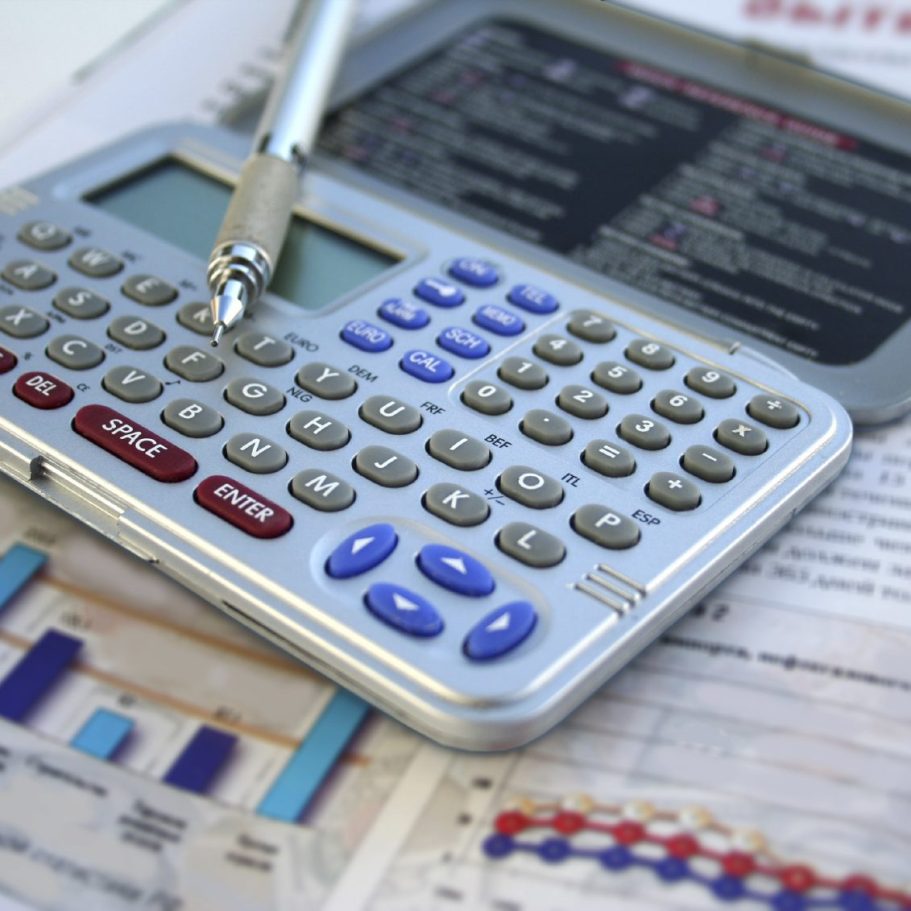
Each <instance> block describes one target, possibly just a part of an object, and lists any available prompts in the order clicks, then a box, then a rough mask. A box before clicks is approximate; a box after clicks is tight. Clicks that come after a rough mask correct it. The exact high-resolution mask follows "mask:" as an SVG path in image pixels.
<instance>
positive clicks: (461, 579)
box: [418, 544, 494, 597]
mask: <svg viewBox="0 0 911 911" xmlns="http://www.w3.org/2000/svg"><path fill="white" fill-rule="evenodd" d="M418 569H419V570H420V571H421V572H422V573H423V574H424V575H425V576H427V578H428V579H431V580H433V581H434V582H436V583H437V584H438V585H442V586H443V588H448V589H449V590H450V591H453V592H457V593H458V594H460V595H471V596H473V597H479V596H481V595H489V594H490V593H491V592H492V591H493V589H494V580H493V576H492V575H491V573H490V570H489V569H488V568H487V567H486V566H485V565H484V564H483V563H480V562H479V561H477V560H475V558H474V557H469V556H468V554H465V553H462V551H460V550H456V549H455V548H454V547H447V546H446V545H445V544H427V545H426V546H424V547H422V548H421V552H420V553H419V554H418Z"/></svg>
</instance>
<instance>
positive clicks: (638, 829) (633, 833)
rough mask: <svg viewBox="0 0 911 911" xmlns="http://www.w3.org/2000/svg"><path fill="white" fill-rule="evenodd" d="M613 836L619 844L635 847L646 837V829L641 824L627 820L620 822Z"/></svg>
mask: <svg viewBox="0 0 911 911" xmlns="http://www.w3.org/2000/svg"><path fill="white" fill-rule="evenodd" d="M611 834H612V835H613V836H614V839H615V840H616V841H617V844H621V845H634V844H635V843H636V842H637V841H642V839H643V838H644V837H645V828H644V827H643V826H642V824H641V823H638V822H632V821H631V820H625V821H624V822H618V823H617V825H615V826H614V829H613V832H612V833H611Z"/></svg>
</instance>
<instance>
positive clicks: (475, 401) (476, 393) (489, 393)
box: [462, 380, 512, 414]
mask: <svg viewBox="0 0 911 911" xmlns="http://www.w3.org/2000/svg"><path fill="white" fill-rule="evenodd" d="M462 402H463V403H464V404H465V405H467V406H468V407H469V408H473V409H474V410H475V411H480V412H481V414H506V412H507V411H509V409H510V408H512V396H511V395H510V394H509V393H508V392H507V391H506V390H505V389H504V388H503V387H502V386H498V385H497V384H496V383H488V382H486V381H485V380H472V381H471V382H470V383H469V384H468V385H467V386H466V387H465V388H464V389H463V390H462Z"/></svg>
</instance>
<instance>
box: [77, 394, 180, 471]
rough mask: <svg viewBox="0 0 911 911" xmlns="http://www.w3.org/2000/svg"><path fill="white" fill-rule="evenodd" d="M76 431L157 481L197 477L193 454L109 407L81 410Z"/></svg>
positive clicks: (94, 406) (91, 407) (89, 407)
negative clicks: (194, 475) (195, 475)
mask: <svg viewBox="0 0 911 911" xmlns="http://www.w3.org/2000/svg"><path fill="white" fill-rule="evenodd" d="M73 428H74V429H75V430H76V432H77V433H81V434H82V436H84V437H85V438H86V439H88V440H91V441H92V442H93V443H95V444H96V445H98V446H100V447H101V448H102V449H104V450H106V451H107V452H109V453H111V455H115V456H117V458H118V459H122V460H123V461H124V462H126V463H127V464H129V465H132V466H133V467H134V468H138V469H139V470H140V471H141V472H142V473H143V474H147V475H148V476H149V477H150V478H154V479H155V480H156V481H163V482H165V483H168V484H172V483H174V482H175V481H185V480H186V479H187V478H189V477H190V476H191V475H193V474H195V473H196V459H194V458H193V456H191V455H190V453H188V452H187V451H186V450H183V449H181V448H180V447H178V446H175V445H174V444H173V443H171V442H170V441H169V440H166V439H165V438H164V437H163V436H161V435H160V434H158V433H156V432H155V431H154V430H149V429H148V428H147V427H143V426H142V424H137V423H136V422H135V421H133V420H130V418H128V417H124V415H122V414H120V413H119V412H117V411H114V409H113V408H108V407H107V405H86V406H84V407H83V408H80V409H79V410H78V411H77V412H76V417H75V419H74V420H73Z"/></svg>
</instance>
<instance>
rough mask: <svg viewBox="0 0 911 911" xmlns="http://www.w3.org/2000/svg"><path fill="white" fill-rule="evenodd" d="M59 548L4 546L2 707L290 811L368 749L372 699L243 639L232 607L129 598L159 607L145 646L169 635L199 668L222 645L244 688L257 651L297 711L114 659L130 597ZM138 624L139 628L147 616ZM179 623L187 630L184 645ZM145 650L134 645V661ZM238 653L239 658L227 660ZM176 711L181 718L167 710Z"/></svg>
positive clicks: (298, 815) (219, 793)
mask: <svg viewBox="0 0 911 911" xmlns="http://www.w3.org/2000/svg"><path fill="white" fill-rule="evenodd" d="M55 559H56V558H55V557H50V558H49V556H48V554H47V553H46V552H45V551H43V550H41V549H40V548H38V547H35V546H32V545H31V544H26V543H23V542H21V541H15V542H13V543H11V544H8V545H7V546H6V547H4V548H2V549H0V648H2V650H3V651H2V652H0V718H2V719H5V720H6V721H9V722H14V723H17V724H20V725H25V726H34V727H35V729H36V730H38V731H40V732H42V733H45V734H48V735H50V736H51V737H53V738H54V739H57V740H62V741H65V742H67V743H68V744H69V745H70V746H71V747H72V748H74V749H75V750H78V751H80V752H82V753H85V754H87V755H89V756H92V757H94V758H96V759H98V760H103V761H105V762H111V763H120V764H124V765H126V766H127V767H131V768H133V769H134V770H136V771H138V772H141V773H145V774H151V775H154V776H155V777H157V778H158V779H159V780H160V781H161V782H163V783H164V784H166V785H170V786H172V787H176V788H180V789H183V790H185V791H189V792H193V793H195V794H199V795H213V796H215V797H216V798H218V799H222V800H225V801H226V802H228V803H232V804H235V805H238V806H239V807H240V808H242V809H245V810H248V811H252V812H255V813H257V814H259V815H262V816H263V817H267V818H270V819H273V820H277V821H280V822H285V823H297V822H300V821H301V820H303V819H304V818H305V817H306V815H307V812H308V809H309V808H310V807H311V805H312V804H313V802H314V800H315V799H316V798H317V797H318V795H319V794H320V790H321V788H322V787H323V785H324V784H325V782H326V781H327V780H328V779H330V778H331V777H332V775H333V773H334V772H335V771H336V770H337V767H338V766H339V765H340V764H341V765H352V766H355V767H356V766H357V765H358V764H361V765H363V764H364V763H365V762H366V759H365V757H363V756H358V755H347V756H346V755H345V753H346V749H347V748H348V746H349V744H351V742H352V740H353V739H354V738H356V736H357V734H358V732H359V731H361V729H362V727H363V726H364V724H365V721H366V720H367V718H368V715H369V712H368V707H367V705H366V703H364V702H363V701H362V700H360V699H359V698H357V697H355V696H353V695H351V694H350V693H347V692H345V691H342V690H337V689H336V688H334V687H332V686H331V685H330V684H329V683H327V682H325V681H323V680H321V679H319V678H317V677H315V676H314V675H312V674H310V673H309V672H307V671H306V670H304V669H303V668H302V667H300V666H298V665H296V664H294V663H293V662H291V661H289V660H288V659H286V658H285V657H284V656H281V655H278V654H277V653H275V652H273V651H271V650H270V649H267V648H266V647H264V646H262V647H261V646H258V645H257V646H251V645H250V643H248V642H244V643H243V645H241V644H240V641H238V640H237V639H236V637H234V630H233V629H231V628H230V627H229V626H228V625H226V624H225V625H224V626H225V628H224V630H222V629H219V628H218V627H219V626H220V625H221V624H222V621H221V619H220V618H214V620H215V622H214V623H213V622H211V621H207V622H204V623H203V625H202V626H201V627H200V626H199V625H196V626H193V625H190V626H188V627H187V628H185V629H181V628H179V627H177V626H175V624H173V623H171V622H170V621H169V620H168V618H166V617H162V616H161V615H160V614H158V613H157V612H156V613H155V614H154V615H149V616H148V617H143V616H142V610H140V609H138V608H137V607H136V605H135V604H133V605H127V606H126V611H127V614H128V617H129V619H128V624H129V626H130V627H135V626H136V625H137V621H142V620H143V619H145V620H147V621H148V622H147V623H146V624H145V626H146V627H147V628H145V629H141V630H140V632H139V637H140V638H142V639H143V640H144V648H145V650H146V651H148V649H152V650H153V651H154V650H155V649H156V640H160V642H159V643H158V644H159V645H160V651H159V652H158V653H159V655H167V654H168V653H169V646H170V653H171V654H172V655H174V666H175V667H180V666H181V665H183V666H184V668H185V669H186V666H187V664H188V662H189V663H190V664H191V665H192V664H193V662H194V661H196V662H198V661H199V660H200V659H201V658H203V654H204V653H205V652H209V653H214V654H217V655H218V656H219V659H220V664H221V665H222V667H221V671H219V670H218V666H216V672H215V676H216V677H220V678H221V680H220V682H221V683H226V682H227V684H228V688H230V689H231V690H232V691H233V690H239V689H242V688H243V684H244V679H245V675H243V674H241V673H240V671H241V670H243V669H245V668H244V667H243V666H244V665H245V664H249V665H251V668H250V669H249V673H248V675H246V676H248V677H251V676H255V677H256V678H257V680H259V682H260V688H261V689H262V686H263V684H262V679H261V678H262V675H263V674H264V673H266V675H267V677H268V676H271V677H272V678H273V679H272V680H270V681H268V683H267V684H266V686H267V687H272V688H274V689H275V688H276V679H275V678H277V680H278V681H280V683H279V686H280V688H281V691H282V692H284V693H285V696H286V698H287V701H288V702H289V703H290V704H291V705H292V706H293V707H292V708H291V710H290V711H288V712H287V713H286V714H285V716H284V717H281V718H275V717H272V718H265V717H257V714H256V713H255V712H251V711H250V708H249V706H246V705H239V706H238V705H231V704H225V703H224V702H223V701H222V700H212V699H211V698H210V695H211V693H210V692H208V690H210V689H211V687H207V686H202V687H200V686H196V687H195V689H196V690H197V691H198V692H196V693H194V692H193V690H194V687H193V686H192V685H189V686H183V685H182V681H181V674H179V673H177V674H176V675H175V679H174V681H173V683H172V684H171V685H165V686H162V678H163V677H164V678H166V677H167V676H168V674H169V670H168V669H167V665H164V666H163V665H162V664H161V663H160V662H159V664H158V668H157V670H156V671H155V673H149V672H148V670H147V669H144V668H143V666H142V662H139V661H136V662H134V664H135V665H136V666H135V667H134V668H133V671H132V672H131V673H128V674H124V673H123V668H122V667H121V666H119V665H120V664H122V663H123V655H120V656H119V657H115V658H114V660H111V659H112V656H111V655H110V654H109V653H110V652H111V651H112V650H113V649H114V648H115V646H112V644H111V643H108V642H106V641H105V640H106V639H110V638H115V639H117V640H121V641H122V640H124V639H128V638H130V637H129V636H126V635H125V634H124V628H123V623H122V621H123V615H122V612H120V613H118V607H120V605H118V604H116V603H114V602H113V601H112V600H111V599H109V598H106V597H98V598H96V597H94V596H93V594H92V593H91V592H90V591H87V590H83V589H82V588H81V586H80V585H79V584H76V583H73V582H72V581H67V580H65V579H60V580H58V579H56V578H55V575H54V572H53V567H54V563H55ZM130 633H131V635H132V637H133V640H134V641H135V638H136V631H135V629H131V630H130ZM188 635H189V637H190V639H191V640H192V644H193V646H194V647H193V648H192V649H191V650H190V654H191V656H192V659H193V660H192V661H191V660H190V659H189V658H188V653H187V648H186V639H187V636H188ZM223 635H226V636H227V638H224V639H223V638H221V637H222V636H223ZM175 636H179V637H180V638H181V640H182V641H181V642H180V646H181V648H179V649H178V648H176V647H175V643H174V641H173V640H174V638H175ZM226 652H227V653H228V654H227V656H226V654H225V653H226ZM133 658H135V652H134V654H133V656H132V657H128V658H127V663H129V662H130V661H132V660H133ZM226 661H231V662H233V663H234V665H235V666H234V668H233V670H232V671H229V672H227V673H225V672H224V668H223V665H224V663H225V662H226ZM153 665H154V663H153ZM196 666H197V668H198V667H199V665H198V663H197V665H196ZM204 666H206V667H209V668H210V669H211V667H212V666H213V663H212V662H206V664H205V665H204ZM192 676H193V675H192V674H189V675H184V678H185V679H184V681H183V682H186V681H187V680H188V679H189V678H191V677H192ZM216 682H219V681H216ZM273 701H274V700H273ZM263 702H264V703H265V702H266V700H265V699H264V700H263ZM216 703H217V704H216ZM163 716H167V718H168V721H169V722H170V724H163V723H162V721H163Z"/></svg>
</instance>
